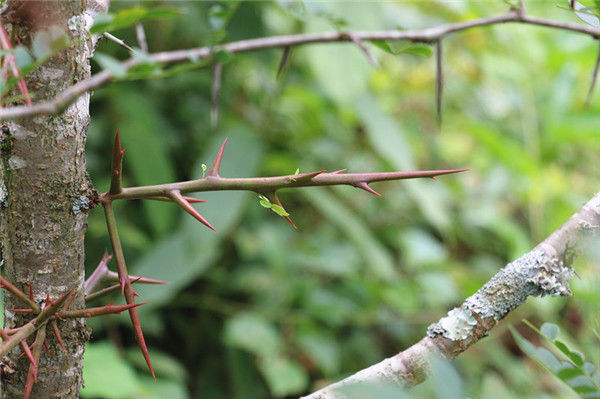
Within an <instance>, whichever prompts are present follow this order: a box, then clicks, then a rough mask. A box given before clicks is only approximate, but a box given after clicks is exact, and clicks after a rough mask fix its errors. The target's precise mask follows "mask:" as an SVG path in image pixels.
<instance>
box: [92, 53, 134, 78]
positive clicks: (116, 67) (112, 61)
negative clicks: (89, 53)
mask: <svg viewBox="0 0 600 399" xmlns="http://www.w3.org/2000/svg"><path fill="white" fill-rule="evenodd" d="M94 60H95V61H96V62H97V63H98V65H100V67H101V68H102V69H106V70H107V71H109V72H110V73H111V74H112V75H113V76H114V77H116V78H122V77H124V76H125V75H126V74H127V69H125V67H124V66H123V64H122V63H121V62H120V61H119V60H117V59H116V58H113V57H111V56H110V55H108V54H103V53H98V52H96V53H95V55H94Z"/></svg>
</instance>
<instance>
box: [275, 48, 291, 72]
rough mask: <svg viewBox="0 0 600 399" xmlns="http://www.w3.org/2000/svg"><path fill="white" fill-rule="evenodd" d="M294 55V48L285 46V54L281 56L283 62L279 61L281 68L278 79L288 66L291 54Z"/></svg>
mask: <svg viewBox="0 0 600 399" xmlns="http://www.w3.org/2000/svg"><path fill="white" fill-rule="evenodd" d="M291 53H292V46H285V47H284V48H283V54H281V61H279V68H277V79H279V78H280V77H281V73H282V72H283V69H284V68H285V66H286V65H287V62H288V60H289V59H290V54H291Z"/></svg>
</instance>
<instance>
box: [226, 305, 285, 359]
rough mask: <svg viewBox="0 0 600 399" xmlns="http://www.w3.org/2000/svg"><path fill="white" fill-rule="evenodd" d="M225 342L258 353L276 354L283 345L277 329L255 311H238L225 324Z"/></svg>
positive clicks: (264, 354)
mask: <svg viewBox="0 0 600 399" xmlns="http://www.w3.org/2000/svg"><path fill="white" fill-rule="evenodd" d="M224 339H225V343H226V344H227V345H230V346H232V347H235V348H240V349H245V350H247V351H249V352H251V353H254V354H256V355H263V356H269V355H274V354H276V353H277V352H278V351H279V349H280V348H281V346H282V340H281V337H280V335H279V332H278V331H277V329H276V328H275V327H274V326H273V325H272V324H271V323H269V322H268V321H267V320H265V319H264V318H263V317H262V316H259V315H258V314H255V313H250V312H247V313H238V314H236V315H235V316H233V317H231V318H229V319H228V320H227V322H226V324H225V333H224Z"/></svg>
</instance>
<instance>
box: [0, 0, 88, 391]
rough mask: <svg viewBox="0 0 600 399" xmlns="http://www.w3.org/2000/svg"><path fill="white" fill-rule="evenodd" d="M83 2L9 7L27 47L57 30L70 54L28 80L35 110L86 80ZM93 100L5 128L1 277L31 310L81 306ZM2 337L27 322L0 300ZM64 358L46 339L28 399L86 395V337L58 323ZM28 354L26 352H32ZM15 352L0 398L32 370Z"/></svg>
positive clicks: (74, 325) (71, 323)
mask: <svg viewBox="0 0 600 399" xmlns="http://www.w3.org/2000/svg"><path fill="white" fill-rule="evenodd" d="M86 7H87V1H85V0H69V1H66V0H65V1H27V2H18V1H13V2H10V1H9V2H8V6H7V10H4V14H3V17H4V20H3V21H2V22H3V23H4V25H5V27H6V28H7V30H9V32H11V35H12V37H13V38H15V40H16V38H18V39H19V40H20V42H21V43H22V44H23V45H26V46H28V45H30V44H31V43H32V40H33V38H34V36H35V34H36V32H38V31H40V30H42V29H47V28H49V27H50V26H58V27H60V28H61V29H62V30H63V31H64V32H66V33H67V35H68V36H69V38H70V45H69V47H68V48H66V49H65V50H62V51H60V52H59V53H57V54H56V55H54V56H53V57H52V58H51V59H50V60H49V61H48V62H46V63H44V64H43V65H42V66H41V67H40V68H38V69H37V70H35V71H34V72H32V73H31V74H30V75H28V77H27V85H28V87H29V90H30V92H32V93H33V94H34V96H35V97H34V98H35V100H37V101H39V100H45V99H49V98H52V97H54V96H55V95H56V94H57V93H60V92H61V91H63V90H65V89H66V88H67V87H69V86H71V85H73V84H74V83H77V82H79V81H81V80H84V79H86V78H89V76H90V63H89V57H90V56H91V55H92V51H93V45H92V42H91V40H89V37H88V29H89V27H90V25H91V22H92V18H91V16H90V15H89V14H87V13H86ZM89 97H90V95H89V94H85V95H83V96H81V97H79V98H78V99H77V101H75V102H74V103H72V104H71V105H70V106H69V107H67V108H66V109H65V111H64V112H62V113H61V114H58V115H40V116H34V117H30V118H26V119H22V120H19V121H18V122H10V123H9V122H2V131H1V139H2V146H1V165H0V206H1V208H0V216H1V217H0V238H1V240H2V262H3V266H4V270H3V274H4V276H5V277H6V278H7V279H8V280H9V281H11V282H12V283H14V284H15V285H16V286H17V287H19V288H20V289H22V290H23V291H25V292H27V291H28V284H29V283H30V284H31V285H32V287H33V294H34V300H35V301H36V302H37V303H38V304H42V302H43V300H44V299H45V298H46V296H47V295H49V296H50V298H52V299H56V298H57V297H58V296H60V295H61V294H64V293H65V292H66V291H67V290H69V289H74V290H76V291H77V292H78V295H77V297H76V299H75V300H74V302H73V303H72V305H71V308H75V309H76V308H81V307H83V305H84V289H83V285H84V272H85V270H84V246H83V244H84V233H85V228H86V223H87V208H88V204H89V200H88V198H89V197H90V196H91V194H92V189H91V185H90V183H89V179H88V176H87V172H86V160H85V152H84V150H85V139H86V133H87V127H88V124H89V119H90V117H89ZM4 298H5V313H4V315H5V324H4V325H5V329H10V328H14V327H16V326H20V325H23V324H24V322H26V321H27V320H28V319H30V318H31V316H27V315H24V316H22V315H21V314H16V313H14V312H11V311H8V310H6V309H11V308H22V307H23V304H22V303H20V301H19V300H18V299H17V298H15V297H14V296H12V295H10V294H5V295H4ZM59 328H60V331H61V334H62V338H63V341H64V343H65V347H66V349H67V351H68V353H67V354H65V353H64V352H63V351H62V350H61V349H60V348H59V347H58V345H57V342H56V339H55V337H54V335H53V334H48V344H49V347H50V356H48V355H47V354H46V353H43V354H42V357H41V360H40V365H39V372H38V376H37V383H36V384H35V385H34V388H33V393H32V396H31V397H33V398H77V397H79V390H80V388H81V385H82V382H83V381H82V360H83V352H84V349H85V343H86V342H87V340H88V336H89V333H88V330H87V328H86V325H85V321H84V320H82V319H72V320H67V321H61V322H59ZM30 344H31V342H30ZM20 355H21V350H20V348H15V349H14V350H12V351H11V352H10V353H9V354H8V355H7V356H6V357H5V358H4V359H3V360H2V367H1V373H2V375H1V381H2V397H3V398H20V397H23V391H24V386H25V381H26V378H27V371H28V366H29V363H28V360H27V358H26V357H24V356H23V357H20Z"/></svg>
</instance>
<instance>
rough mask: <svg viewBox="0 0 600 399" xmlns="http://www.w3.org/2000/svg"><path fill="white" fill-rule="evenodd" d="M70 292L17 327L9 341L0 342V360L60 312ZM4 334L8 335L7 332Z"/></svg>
mask: <svg viewBox="0 0 600 399" xmlns="http://www.w3.org/2000/svg"><path fill="white" fill-rule="evenodd" d="M71 291H72V290H70V291H68V292H67V293H65V294H64V295H63V296H61V297H60V298H58V299H57V300H56V302H52V303H51V304H50V305H48V306H46V307H45V308H44V310H42V311H41V312H40V314H39V315H37V317H36V318H34V319H33V320H31V321H30V322H29V323H27V324H25V325H23V326H22V327H19V328H18V329H17V331H16V332H15V333H14V334H13V335H11V336H10V338H9V339H7V340H4V341H2V344H0V358H1V357H3V356H4V355H5V354H6V353H8V351H10V350H11V349H12V348H14V347H15V346H17V345H19V343H20V342H21V341H22V340H24V339H25V338H27V337H29V336H30V335H31V334H33V333H34V332H35V331H36V330H37V329H38V328H40V326H42V325H44V323H46V321H48V320H49V319H50V318H51V317H52V316H54V314H55V313H56V312H58V311H60V310H61V309H62V307H63V305H64V303H65V301H66V300H67V298H68V296H69V294H70V293H71ZM5 332H6V333H7V334H8V331H5Z"/></svg>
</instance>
